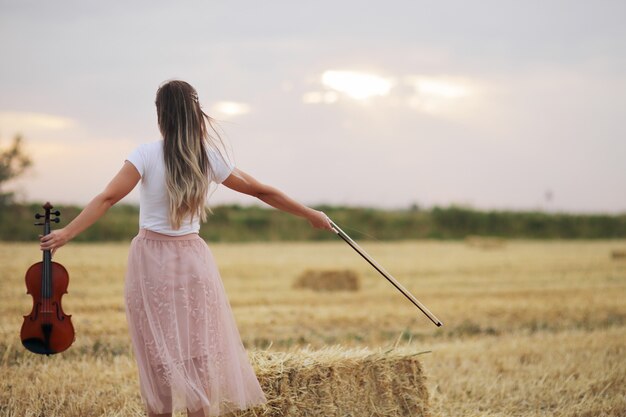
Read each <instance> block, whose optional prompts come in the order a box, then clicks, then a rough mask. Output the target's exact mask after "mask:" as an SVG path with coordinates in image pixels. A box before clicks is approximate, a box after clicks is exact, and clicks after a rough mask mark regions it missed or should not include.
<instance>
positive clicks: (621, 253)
mask: <svg viewBox="0 0 626 417" xmlns="http://www.w3.org/2000/svg"><path fill="white" fill-rule="evenodd" d="M611 258H612V259H626V250H620V249H615V250H613V251H612V252H611Z"/></svg>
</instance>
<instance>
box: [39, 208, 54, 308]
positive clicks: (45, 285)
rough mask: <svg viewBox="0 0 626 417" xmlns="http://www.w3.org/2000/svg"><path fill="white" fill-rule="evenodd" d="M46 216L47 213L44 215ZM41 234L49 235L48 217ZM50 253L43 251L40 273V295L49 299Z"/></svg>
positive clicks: (50, 289)
mask: <svg viewBox="0 0 626 417" xmlns="http://www.w3.org/2000/svg"><path fill="white" fill-rule="evenodd" d="M46 214H48V213H46ZM43 234H44V236H45V235H48V234H50V221H49V217H48V218H46V222H45V223H44V226H43ZM51 263H52V253H51V252H50V250H49V249H48V250H44V251H43V268H42V271H41V275H42V276H41V284H42V285H41V295H42V296H43V297H44V298H50V296H51V294H52V265H51Z"/></svg>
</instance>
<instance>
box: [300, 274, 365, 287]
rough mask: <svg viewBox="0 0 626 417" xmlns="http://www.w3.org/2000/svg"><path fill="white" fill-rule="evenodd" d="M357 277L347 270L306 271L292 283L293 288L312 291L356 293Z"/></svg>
mask: <svg viewBox="0 0 626 417" xmlns="http://www.w3.org/2000/svg"><path fill="white" fill-rule="evenodd" d="M359 286H360V285H359V276H358V275H357V273H356V272H354V271H351V270H349V269H345V270H334V269H331V270H313V269H307V270H306V271H304V272H303V273H302V274H301V275H300V276H299V277H298V278H297V279H296V281H295V282H294V283H293V288H308V289H311V290H314V291H357V290H358V289H359Z"/></svg>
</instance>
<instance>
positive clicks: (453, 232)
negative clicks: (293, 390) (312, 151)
mask: <svg viewBox="0 0 626 417" xmlns="http://www.w3.org/2000/svg"><path fill="white" fill-rule="evenodd" d="M52 203H53V204H54V202H52ZM41 205H42V204H41V203H31V204H16V203H9V204H5V205H3V206H1V207H0V240H3V241H32V240H36V239H37V235H38V234H39V233H40V232H41V227H35V226H34V225H33V223H34V222H35V219H34V213H36V212H42V209H41ZM57 208H58V209H59V210H60V211H61V223H60V224H59V225H56V224H53V228H58V227H62V226H63V225H64V224H67V222H69V221H70V220H71V219H73V218H74V217H75V216H76V215H77V214H78V213H79V212H80V210H81V207H77V206H56V205H55V209H57ZM317 209H319V210H323V211H324V212H325V213H326V214H327V215H328V216H329V217H330V218H331V219H333V220H334V221H335V222H336V223H337V224H338V225H339V227H341V228H343V229H344V231H345V232H346V233H348V234H350V235H351V236H353V237H354V238H355V239H358V240H368V239H379V240H401V239H463V238H465V237H467V236H470V235H480V236H498V237H507V238H531V239H617V238H626V213H624V214H621V215H604V214H593V215H592V214H564V213H546V212H539V211H528V212H519V211H480V210H474V209H470V208H465V207H458V206H450V207H434V208H432V209H428V210H420V209H416V208H413V209H408V210H379V209H372V208H360V207H332V206H319V207H317ZM212 211H213V214H211V215H209V220H208V222H207V223H205V224H203V225H202V228H201V230H200V234H201V236H202V237H203V238H204V239H206V240H208V241H212V242H247V241H290V240H330V239H335V237H334V236H333V234H332V233H328V232H326V231H320V230H315V229H313V228H312V227H310V226H309V224H308V222H307V221H306V220H304V219H301V218H298V217H294V216H292V215H289V214H286V213H283V212H280V211H278V210H275V209H272V208H262V207H256V206H251V207H242V206H239V205H224V206H218V207H214V208H213V209H212ZM138 219H139V209H138V207H136V206H133V205H124V204H119V205H116V206H114V207H113V208H111V210H110V211H109V212H108V213H107V214H106V215H105V216H104V217H103V218H101V219H100V220H99V221H98V222H96V223H95V224H94V225H93V226H92V227H91V228H89V229H87V230H86V231H85V232H83V233H82V234H81V235H79V236H78V237H77V238H76V241H83V242H96V241H120V240H130V239H132V237H133V236H135V235H136V233H137V229H138Z"/></svg>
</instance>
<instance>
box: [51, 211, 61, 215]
mask: <svg viewBox="0 0 626 417" xmlns="http://www.w3.org/2000/svg"><path fill="white" fill-rule="evenodd" d="M52 214H54V215H55V216H60V215H61V212H60V211H59V210H57V211H54V212H52Z"/></svg>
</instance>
